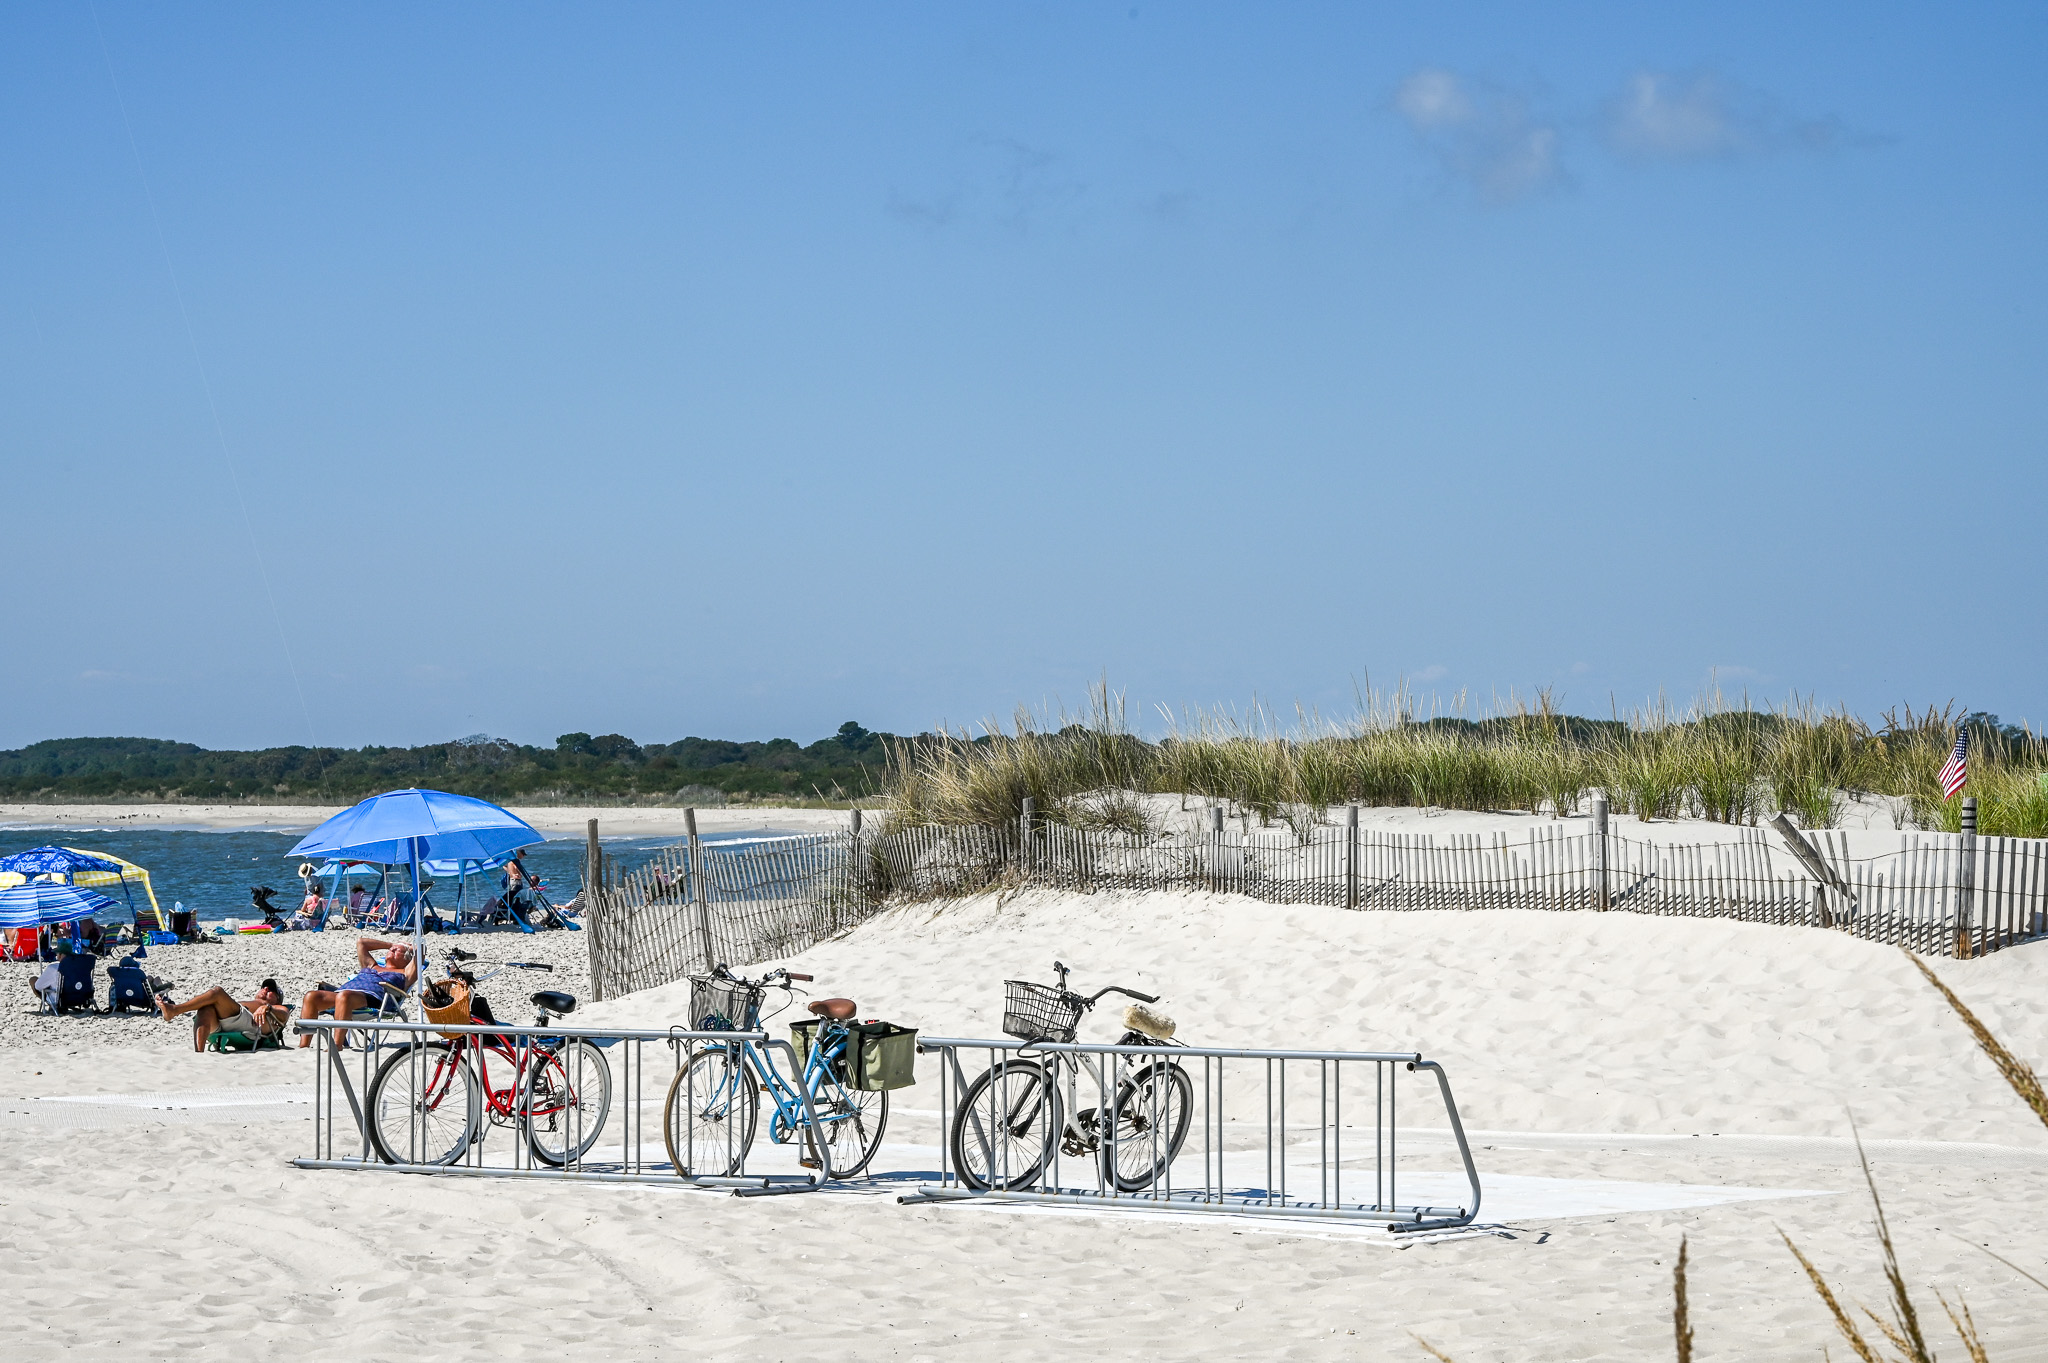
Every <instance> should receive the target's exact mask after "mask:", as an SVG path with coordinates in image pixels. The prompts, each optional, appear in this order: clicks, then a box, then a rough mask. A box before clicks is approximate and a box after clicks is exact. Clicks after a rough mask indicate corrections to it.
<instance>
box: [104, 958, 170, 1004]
mask: <svg viewBox="0 0 2048 1363" xmlns="http://www.w3.org/2000/svg"><path fill="white" fill-rule="evenodd" d="M168 988H170V986H169V985H167V984H162V983H160V982H159V983H157V984H155V985H152V983H151V981H150V978H149V976H148V975H147V974H145V973H144V972H143V969H142V967H141V966H139V965H137V964H135V958H134V957H133V956H123V957H122V958H121V960H120V963H119V964H117V965H111V966H108V967H107V1011H108V1012H109V1013H125V1012H127V1011H128V1010H129V1009H130V1008H140V1009H141V1010H142V1011H143V1012H145V1013H154V1012H155V1011H156V996H157V995H158V994H159V993H161V992H162V991H163V990H165V989H168Z"/></svg>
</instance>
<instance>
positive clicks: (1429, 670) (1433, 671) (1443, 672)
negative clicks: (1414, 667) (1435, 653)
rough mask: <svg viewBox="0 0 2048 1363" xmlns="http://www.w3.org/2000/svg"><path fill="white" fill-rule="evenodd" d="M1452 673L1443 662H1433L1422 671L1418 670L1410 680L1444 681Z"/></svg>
mask: <svg viewBox="0 0 2048 1363" xmlns="http://www.w3.org/2000/svg"><path fill="white" fill-rule="evenodd" d="M1450 675H1451V669H1449V668H1448V667H1445V666H1444V665H1443V664H1442V663H1431V664H1430V665H1429V666H1428V667H1425V668H1423V669H1422V670H1421V671H1420V672H1417V673H1416V674H1415V675H1414V676H1413V677H1411V678H1410V679H1409V680H1411V681H1419V682H1433V681H1442V680H1443V679H1444V678H1445V677H1448V676H1450Z"/></svg>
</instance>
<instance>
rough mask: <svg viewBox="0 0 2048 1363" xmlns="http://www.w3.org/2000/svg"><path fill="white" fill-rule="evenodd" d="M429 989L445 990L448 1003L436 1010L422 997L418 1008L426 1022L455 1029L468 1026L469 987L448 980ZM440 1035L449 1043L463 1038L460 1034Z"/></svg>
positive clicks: (448, 1033) (457, 981) (459, 982)
mask: <svg viewBox="0 0 2048 1363" xmlns="http://www.w3.org/2000/svg"><path fill="white" fill-rule="evenodd" d="M431 987H432V988H438V989H445V990H447V991H448V996H449V997H448V1002H447V1003H445V1004H442V1005H441V1006H440V1007H438V1008H436V1007H434V1006H433V1005H432V1004H430V1003H428V1002H427V1001H426V999H425V998H424V997H423V998H421V1000H420V1008H421V1011H423V1012H425V1013H426V1015H427V1021H429V1022H443V1023H448V1024H449V1025H451V1026H457V1027H466V1026H468V1025H469V1022H470V1016H469V986H468V985H466V984H464V983H463V982H462V981H461V980H449V981H447V982H445V983H443V984H439V985H435V986H431ZM441 1035H442V1036H443V1037H446V1038H447V1039H448V1040H450V1041H459V1040H461V1039H462V1036H463V1034H462V1033H461V1032H443V1033H441Z"/></svg>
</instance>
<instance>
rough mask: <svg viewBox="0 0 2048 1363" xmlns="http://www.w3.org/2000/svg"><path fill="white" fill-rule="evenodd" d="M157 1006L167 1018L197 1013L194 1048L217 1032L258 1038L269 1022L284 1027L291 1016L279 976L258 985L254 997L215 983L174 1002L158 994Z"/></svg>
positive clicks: (275, 1027)
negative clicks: (238, 994)
mask: <svg viewBox="0 0 2048 1363" xmlns="http://www.w3.org/2000/svg"><path fill="white" fill-rule="evenodd" d="M156 1010H157V1011H158V1012H159V1013H162V1014H163V1015H164V1021H165V1022H169V1021H170V1020H171V1019H173V1018H176V1017H181V1016H183V1015H184V1014H186V1013H192V1014H196V1016H195V1017H194V1018H193V1019H192V1049H193V1050H195V1051H203V1050H205V1049H206V1041H207V1038H208V1037H210V1036H212V1035H213V1034H214V1033H215V1032H240V1033H241V1034H242V1035H243V1036H246V1037H250V1038H255V1037H260V1036H262V1035H263V1033H264V1030H265V1024H266V1023H268V1024H270V1027H271V1029H272V1030H277V1031H282V1030H283V1028H284V1023H285V1018H286V1017H287V1016H289V1015H288V1014H287V1013H286V1011H285V1006H284V991H283V990H281V989H279V988H278V987H277V981H276V980H265V981H264V982H263V983H262V984H260V985H258V986H257V988H256V997H255V998H253V999H246V1000H244V999H237V998H235V997H234V996H232V995H231V994H229V993H228V991H227V990H225V989H223V988H221V987H220V986H219V985H215V986H214V987H213V988H211V989H209V990H207V991H206V992H205V993H204V994H195V995H193V996H192V997H191V998H189V999H187V1000H185V1001H184V1002H183V1003H172V1002H171V996H170V995H169V994H158V995H157V996H156Z"/></svg>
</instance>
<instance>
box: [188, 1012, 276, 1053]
mask: <svg viewBox="0 0 2048 1363" xmlns="http://www.w3.org/2000/svg"><path fill="white" fill-rule="evenodd" d="M258 1025H259V1026H260V1027H261V1029H262V1030H261V1031H259V1032H258V1033H257V1034H256V1035H255V1036H250V1035H249V1034H248V1033H247V1032H215V1033H214V1034H213V1035H212V1036H210V1037H208V1038H206V1049H207V1050H209V1051H212V1052H213V1053H214V1054H215V1055H226V1054H227V1053H228V1052H230V1051H281V1050H283V1049H284V1034H285V1029H286V1028H287V1027H289V1026H290V1025H291V1023H290V1021H289V1020H288V1019H286V1018H284V1017H277V1018H276V1019H275V1020H274V1021H272V1020H268V1019H266V1020H265V1021H264V1022H262V1023H260V1024H258Z"/></svg>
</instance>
